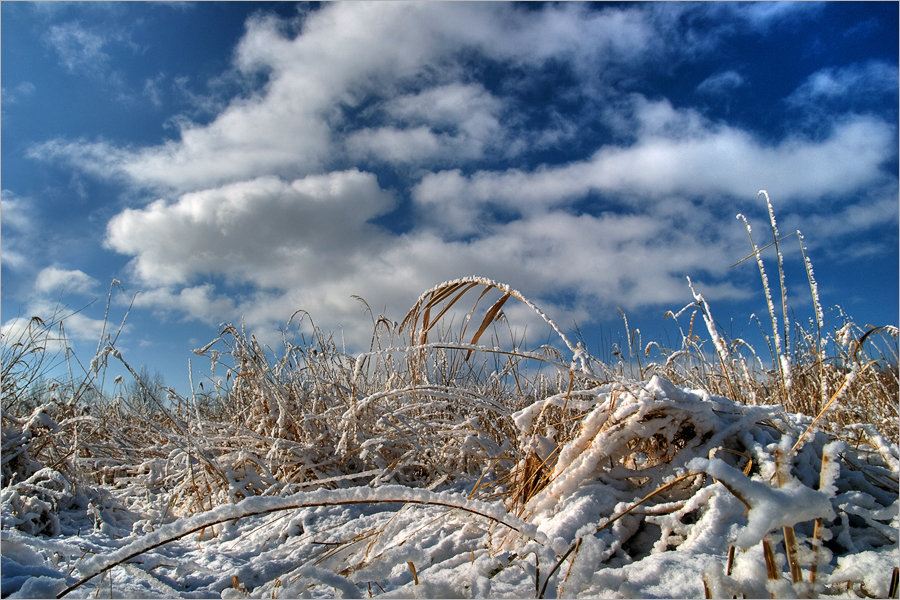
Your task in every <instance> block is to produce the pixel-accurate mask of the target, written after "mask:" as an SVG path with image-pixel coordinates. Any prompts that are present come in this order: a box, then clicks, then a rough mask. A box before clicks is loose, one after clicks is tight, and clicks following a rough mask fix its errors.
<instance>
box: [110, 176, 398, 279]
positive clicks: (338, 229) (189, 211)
mask: <svg viewBox="0 0 900 600" xmlns="http://www.w3.org/2000/svg"><path fill="white" fill-rule="evenodd" d="M393 203H394V200H393V198H392V197H391V195H390V194H388V193H387V192H384V191H382V190H381V189H380V188H379V187H378V183H377V181H376V180H375V177H374V176H373V175H371V174H369V173H360V172H359V171H357V170H355V169H354V170H350V171H344V172H336V173H331V174H328V175H310V176H308V177H305V178H302V179H298V180H295V181H294V182H291V183H289V182H286V181H283V180H281V179H278V178H275V177H261V178H258V179H254V180H251V181H246V182H241V183H234V184H229V185H227V186H224V187H221V188H215V189H210V190H204V191H200V192H192V193H189V194H185V195H183V196H181V197H180V198H179V199H178V200H176V201H175V202H167V201H165V200H162V199H161V200H157V201H156V202H153V203H152V204H150V205H149V206H147V207H146V208H143V209H126V210H125V211H123V212H121V213H119V214H118V215H116V216H115V217H114V218H113V219H112V220H111V221H110V223H109V226H108V231H107V234H108V235H107V240H106V244H107V245H108V247H110V248H111V249H113V250H116V251H117V252H121V253H123V254H129V255H132V256H135V259H134V261H133V267H134V269H135V272H136V274H137V275H138V276H139V277H140V278H141V280H142V281H144V282H147V283H151V284H176V283H181V284H183V283H187V282H188V281H189V280H190V279H191V278H192V277H193V276H195V275H207V274H216V275H218V274H222V275H225V276H227V277H229V278H232V279H234V280H235V281H240V282H251V283H253V284H255V285H258V286H262V287H264V288H280V289H286V288H288V287H290V286H292V285H296V284H297V283H298V282H302V281H306V280H309V279H312V278H317V279H332V278H335V277H346V276H348V275H349V274H351V273H353V272H354V271H355V268H356V267H355V264H356V261H357V260H358V259H359V257H360V256H361V255H363V254H366V253H369V252H377V251H378V248H379V246H380V245H382V244H383V243H384V239H385V237H386V234H385V233H384V232H382V231H381V230H380V229H378V228H377V227H375V226H374V225H370V224H368V223H367V221H368V220H369V219H372V218H373V217H376V216H378V215H380V214H382V213H384V212H385V211H387V210H389V209H391V208H392V207H393ZM325 265H327V269H323V266H325Z"/></svg>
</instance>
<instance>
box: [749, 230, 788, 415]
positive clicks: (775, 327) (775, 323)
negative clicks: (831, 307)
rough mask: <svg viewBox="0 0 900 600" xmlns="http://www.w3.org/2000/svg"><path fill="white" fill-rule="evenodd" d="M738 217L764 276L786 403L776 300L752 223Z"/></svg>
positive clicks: (775, 351) (775, 361) (775, 355)
mask: <svg viewBox="0 0 900 600" xmlns="http://www.w3.org/2000/svg"><path fill="white" fill-rule="evenodd" d="M737 218H739V219H742V220H743V221H744V226H745V227H746V228H747V236H748V237H749V238H750V246H751V247H752V248H753V255H754V256H755V257H756V264H757V266H758V267H759V275H760V277H761V278H762V284H763V292H764V293H765V295H766V306H767V307H768V309H769V318H770V319H771V320H772V338H773V343H774V345H775V347H774V349H772V350H773V352H774V355H773V356H772V362H773V363H774V364H776V365H777V366H778V373H779V376H780V382H781V394H782V398H783V399H784V401H785V403H786V402H787V389H786V385H785V373H784V367H785V365H784V363H783V361H782V357H783V355H784V354H783V352H782V349H781V334H780V333H779V332H778V315H776V314H775V304H774V302H772V291H771V288H770V287H769V278H768V276H767V275H766V268H765V265H763V260H762V255H761V254H760V249H759V247H758V246H757V245H756V242H754V241H753V232H752V229H751V227H750V223H749V222H748V221H747V218H746V217H745V216H744V215H741V214H739V215H738V216H737Z"/></svg>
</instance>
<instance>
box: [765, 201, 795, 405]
mask: <svg viewBox="0 0 900 600" xmlns="http://www.w3.org/2000/svg"><path fill="white" fill-rule="evenodd" d="M759 195H760V196H765V198H766V207H767V208H768V209H769V222H770V223H771V224H772V235H773V237H774V239H775V241H774V242H773V243H774V244H775V254H776V256H777V257H778V280H779V283H780V285H781V319H782V326H783V327H784V335H783V337H782V339H783V340H784V344H785V346H787V344H788V339H789V338H790V328H791V323H790V321H789V320H788V315H787V286H786V285H785V283H784V256H782V255H781V250H779V249H778V225H776V223H775V211H774V210H773V209H772V202H771V201H770V200H769V194H768V192H766V191H765V190H761V191H760V192H759ZM790 360H791V359H790V356H789V355H787V354H786V353H785V354H784V355H783V358H782V361H784V362H785V368H784V369H783V371H782V376H783V377H785V380H786V381H785V388H790V366H791V364H790ZM785 401H787V397H785Z"/></svg>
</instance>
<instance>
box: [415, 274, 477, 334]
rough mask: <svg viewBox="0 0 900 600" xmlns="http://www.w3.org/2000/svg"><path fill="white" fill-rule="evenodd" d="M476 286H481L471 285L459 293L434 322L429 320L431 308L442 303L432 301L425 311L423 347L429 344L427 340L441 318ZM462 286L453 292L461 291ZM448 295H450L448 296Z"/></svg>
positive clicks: (455, 287) (456, 287)
mask: <svg viewBox="0 0 900 600" xmlns="http://www.w3.org/2000/svg"><path fill="white" fill-rule="evenodd" d="M476 285H479V284H478V283H470V284H469V285H468V286H466V288H465V289H464V290H463V291H461V292H459V293H458V294H457V295H456V296H455V297H454V298H453V299H452V300H450V302H448V303H447V305H446V306H444V308H443V309H441V312H439V313H438V314H437V316H436V317H435V318H434V319H433V320H431V321H429V320H428V312H429V311H430V310H431V307H432V306H434V305H435V304H436V302H440V300H437V301H435V300H432V301H430V302H429V303H428V306H427V308H426V309H425V310H426V313H425V318H424V319H423V320H422V339H421V341H420V342H419V343H420V344H423V345H424V344H426V343H427V340H428V332H429V331H431V329H432V327H434V326H435V325H436V324H437V323H438V322H439V321H440V320H441V317H443V316H444V314H445V313H446V312H447V311H448V310H450V308H451V307H452V306H453V305H454V304H456V302H457V301H458V300H459V299H460V298H462V297H463V296H465V295H466V294H467V293H468V292H469V290H471V289H472V288H473V287H475V286H476ZM460 286H462V284H459V286H454V290H453V291H456V290H457V289H459V287H460ZM448 295H449V294H448ZM444 297H446V296H444ZM441 300H443V297H442V298H441Z"/></svg>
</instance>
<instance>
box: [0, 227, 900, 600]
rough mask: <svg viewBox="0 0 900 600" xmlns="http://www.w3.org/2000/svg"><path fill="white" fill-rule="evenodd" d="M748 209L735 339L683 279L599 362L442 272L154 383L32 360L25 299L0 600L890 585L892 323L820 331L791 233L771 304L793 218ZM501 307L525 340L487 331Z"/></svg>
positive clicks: (848, 591)
mask: <svg viewBox="0 0 900 600" xmlns="http://www.w3.org/2000/svg"><path fill="white" fill-rule="evenodd" d="M770 225H771V232H772V237H771V238H770V239H771V240H772V242H771V244H770V245H772V246H774V253H773V254H774V255H775V256H777V257H779V258H778V259H776V261H775V268H774V269H772V268H771V265H769V264H767V263H765V262H764V261H763V252H764V251H765V250H766V246H763V247H760V246H759V241H758V240H754V239H753V236H752V235H751V239H750V243H751V250H752V252H751V254H750V256H749V257H748V259H750V260H755V261H757V264H758V266H759V270H760V275H761V281H762V290H763V293H764V294H765V297H766V300H767V305H768V306H769V309H770V310H769V314H768V315H767V320H766V322H765V324H764V325H763V324H761V325H760V327H761V329H762V330H763V331H764V334H765V340H766V347H765V348H762V349H760V348H752V347H750V346H749V345H748V344H747V343H746V342H744V341H743V340H739V339H734V340H733V339H729V338H728V337H727V336H726V335H725V334H724V332H723V331H722V329H721V328H720V327H719V326H718V325H717V324H716V321H715V319H714V316H713V314H712V309H711V307H710V306H709V305H708V304H707V302H706V301H705V300H704V299H703V297H702V296H701V295H700V294H697V293H695V294H694V298H695V301H694V302H693V303H692V304H690V305H688V306H686V307H684V308H683V309H682V310H680V311H678V312H677V313H676V312H672V313H668V314H667V318H672V319H674V320H675V322H676V323H677V326H678V328H679V331H680V332H681V340H680V345H679V346H678V347H675V348H663V347H661V346H660V345H659V344H658V343H655V342H651V343H649V344H646V345H644V343H643V342H642V341H641V340H640V335H639V334H638V333H637V332H631V331H630V330H629V329H628V325H627V320H626V321H624V323H625V324H624V327H625V329H626V331H625V339H627V340H628V344H627V346H628V347H627V348H623V349H622V352H620V353H618V355H617V356H616V361H615V362H612V361H607V362H603V361H600V360H598V359H596V358H595V357H592V356H591V355H589V354H588V353H587V352H586V350H585V348H586V347H587V346H588V344H587V343H586V340H576V341H573V340H571V339H569V338H568V337H567V336H566V335H565V334H564V333H563V332H562V331H561V330H560V329H559V328H558V327H557V326H556V325H555V324H554V323H553V321H552V319H551V317H550V316H548V315H545V314H544V313H543V312H542V311H541V309H540V308H539V307H537V306H536V305H534V304H533V303H532V302H531V301H530V300H529V299H528V298H526V297H524V296H523V295H522V294H521V293H520V292H518V291H516V290H515V289H513V288H511V287H509V286H507V285H505V284H502V283H499V282H494V281H490V280H486V279H480V278H466V279H460V280H456V281H451V282H445V283H443V284H441V285H438V286H436V287H435V288H433V289H431V290H428V291H426V292H425V293H423V294H422V296H421V297H420V298H419V300H418V301H417V302H416V303H415V305H414V306H413V307H412V308H411V309H410V311H409V312H408V314H407V315H406V317H405V318H404V319H403V320H402V322H399V323H397V322H393V321H391V320H389V319H387V318H385V317H379V318H375V317H374V314H373V315H372V316H373V335H372V339H371V345H370V348H369V350H368V351H366V352H362V353H359V354H354V355H348V354H345V353H344V352H343V351H342V350H341V348H339V346H338V344H337V343H336V341H335V339H334V338H333V336H331V335H329V334H328V333H326V332H323V331H320V330H315V333H314V335H313V336H312V337H311V338H310V339H307V340H305V342H304V344H302V345H299V346H297V345H293V344H290V343H287V342H286V343H285V347H284V348H283V350H280V351H279V352H277V353H273V352H271V351H266V350H265V349H263V348H261V347H260V346H259V344H257V343H256V341H255V340H254V339H253V338H252V336H248V335H247V334H246V333H245V332H244V331H242V330H241V329H239V328H237V327H234V326H226V327H224V328H223V329H222V331H221V333H220V336H219V337H218V338H217V339H216V340H214V341H212V342H211V343H210V344H208V345H207V346H206V347H205V348H202V349H199V350H197V351H195V354H199V355H201V356H202V357H204V360H209V361H210V366H211V371H212V373H214V376H213V378H211V379H209V380H206V381H205V382H204V383H203V384H198V385H197V386H196V387H195V389H194V390H193V392H192V395H191V396H190V397H181V396H178V395H177V394H175V393H174V392H172V391H171V390H166V389H165V388H163V387H162V386H160V385H159V384H157V383H154V381H153V379H152V378H150V377H147V376H146V373H138V372H135V370H134V369H132V368H131V367H130V366H129V365H128V364H127V357H123V356H122V355H121V354H119V352H118V350H116V347H115V336H114V335H109V336H105V338H104V340H103V341H102V343H101V345H100V348H99V351H98V353H97V356H96V357H94V358H93V359H92V360H91V361H90V363H89V364H84V365H83V364H81V363H79V362H78V359H77V358H76V357H74V356H73V355H72V354H71V353H69V352H65V351H64V352H63V353H62V354H61V355H57V356H56V357H55V358H54V357H53V356H52V353H51V352H50V351H49V350H48V347H49V344H51V343H52V338H55V337H58V336H59V332H60V331H61V329H60V323H54V322H44V321H41V320H39V319H35V320H33V321H32V323H31V325H30V327H29V328H28V329H27V330H26V331H25V332H24V333H23V334H21V336H20V337H18V338H17V339H7V337H4V339H3V349H2V376H3V384H2V385H3V388H2V425H3V439H2V496H0V506H2V553H3V570H2V596H3V597H47V596H56V597H63V596H65V597H86V596H98V597H99V596H104V597H106V596H107V595H108V596H109V597H245V596H250V597H266V598H277V597H285V598H286V597H300V596H303V597H334V596H342V597H356V596H365V597H373V596H381V595H384V596H385V597H419V598H422V597H443V598H446V597H547V598H550V597H576V596H582V597H703V596H706V597H729V598H730V597H768V596H771V597H816V596H829V597H850V598H856V597H885V596H889V595H890V596H892V597H897V568H896V565H897V564H898V551H897V543H898V523H900V521H898V506H900V503H898V501H897V495H898V475H900V447H898V443H897V440H898V369H897V364H898V353H897V329H896V328H895V327H891V326H885V327H874V328H873V327H867V328H865V329H863V328H860V327H858V326H857V325H856V324H854V323H853V322H852V321H851V320H850V319H849V317H847V316H845V315H843V314H841V318H840V319H839V322H838V323H836V324H829V325H826V324H825V318H824V314H823V311H822V308H821V306H820V304H819V300H818V293H817V289H816V284H815V278H814V276H813V271H812V266H811V264H810V263H809V261H808V260H807V259H806V255H805V252H804V253H803V258H804V261H805V263H806V267H807V271H806V272H807V276H808V281H809V288H810V300H809V301H810V303H811V305H812V306H813V308H814V310H813V312H814V315H815V316H814V317H813V318H812V319H810V320H809V322H807V323H799V322H795V321H794V320H793V319H792V318H791V314H792V313H791V311H790V308H791V307H789V306H787V300H786V295H785V294H784V292H783V290H784V270H783V267H782V264H781V261H780V257H781V255H782V253H781V250H780V248H779V246H780V245H781V246H783V245H784V244H788V243H797V242H800V243H801V249H802V238H801V237H800V236H799V234H793V235H790V236H784V237H780V235H779V233H778V230H777V227H776V226H775V220H774V216H772V219H771V223H770ZM747 230H748V233H750V232H751V229H750V227H749V225H748V227H747ZM767 243H768V242H767ZM767 267H768V268H769V269H770V270H771V271H772V272H774V273H776V274H777V275H778V276H779V283H780V285H777V286H771V285H770V284H769V282H768V279H767V271H766V268H767ZM692 289H693V288H692ZM773 289H774V290H775V291H774V293H773V291H772V290H773ZM515 302H518V303H524V304H525V305H526V306H528V307H529V308H531V309H532V310H534V311H535V312H536V313H537V314H538V315H539V316H540V317H541V318H542V319H543V320H544V321H546V323H547V324H548V326H549V327H550V328H551V329H552V330H554V331H555V332H556V335H557V339H556V340H555V341H554V343H552V344H546V345H543V346H539V347H528V346H526V343H525V341H524V339H521V338H517V337H516V336H515V335H514V334H513V329H512V328H511V326H509V325H508V324H507V323H506V317H505V314H504V312H503V308H504V306H507V305H508V303H515ZM470 307H471V308H470ZM308 319H311V316H310V315H307V314H306V313H303V312H298V313H296V314H295V315H294V316H293V317H292V318H291V320H292V321H293V322H294V323H295V324H296V323H297V322H298V321H300V320H308ZM53 360H56V361H63V362H64V363H65V364H67V365H68V366H69V376H68V377H67V378H65V379H63V380H53V381H48V380H47V379H46V378H45V377H44V374H45V373H46V372H47V365H48V363H49V362H50V361H53ZM194 360H196V359H194ZM109 361H120V362H121V363H122V364H124V365H126V367H127V368H128V370H129V371H130V372H131V373H132V376H133V380H132V381H130V382H127V383H126V382H123V383H121V384H119V383H116V384H114V385H113V388H114V389H115V390H117V393H115V394H108V393H106V392H105V391H104V389H105V387H109V386H108V385H107V384H106V383H105V381H104V377H105V372H106V369H107V365H108V364H109ZM78 373H81V374H80V375H78ZM217 378H218V379H217Z"/></svg>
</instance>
